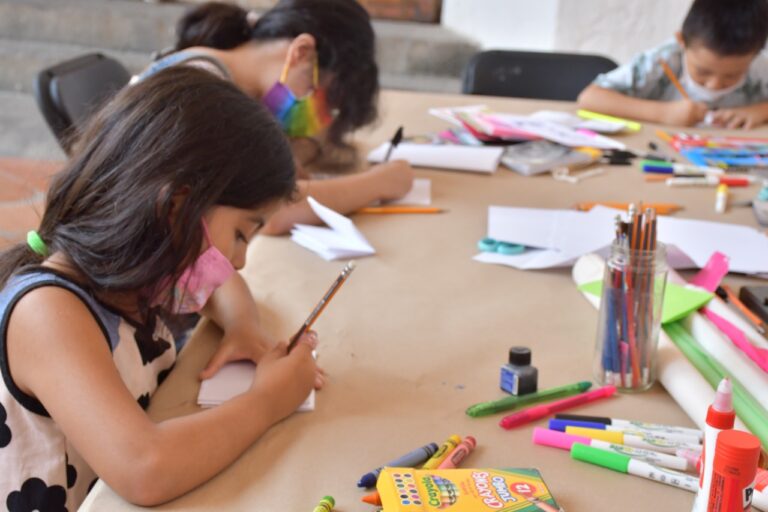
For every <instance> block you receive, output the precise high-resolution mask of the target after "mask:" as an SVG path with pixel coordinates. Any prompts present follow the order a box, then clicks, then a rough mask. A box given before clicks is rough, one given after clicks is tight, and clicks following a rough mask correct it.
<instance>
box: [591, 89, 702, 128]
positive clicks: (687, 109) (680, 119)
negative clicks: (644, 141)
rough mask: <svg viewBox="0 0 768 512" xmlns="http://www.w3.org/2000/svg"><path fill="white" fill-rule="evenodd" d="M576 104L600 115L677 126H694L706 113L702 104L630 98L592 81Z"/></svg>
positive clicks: (688, 101)
mask: <svg viewBox="0 0 768 512" xmlns="http://www.w3.org/2000/svg"><path fill="white" fill-rule="evenodd" d="M577 103H578V106H579V108H583V109H586V110H593V111H595V112H601V113H603V114H609V115H612V116H617V117H625V118H629V119H637V120H640V121H649V122H651V123H661V124H669V125H676V126H694V125H696V124H698V123H700V122H702V121H703V120H704V116H706V115H707V106H706V105H705V104H703V103H697V102H694V101H690V100H678V101H656V100H646V99H641V98H633V97H631V96H627V95H624V94H622V93H620V92H617V91H614V90H612V89H605V88H603V87H600V86H598V85H595V84H591V85H589V86H587V88H586V89H584V90H583V91H582V92H581V94H579V98H578V99H577Z"/></svg>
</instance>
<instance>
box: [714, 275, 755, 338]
mask: <svg viewBox="0 0 768 512" xmlns="http://www.w3.org/2000/svg"><path fill="white" fill-rule="evenodd" d="M720 288H722V289H723V291H724V292H725V294H726V295H727V296H728V302H729V303H730V304H733V305H734V306H736V307H737V308H738V309H739V311H741V312H742V313H743V314H744V316H745V317H747V320H749V321H750V322H751V323H752V324H754V326H755V329H757V330H758V331H759V332H760V333H761V334H764V333H765V325H764V324H763V321H762V319H761V318H760V317H759V316H757V315H756V314H754V313H753V312H752V311H750V310H749V308H747V306H745V305H744V303H743V302H741V301H740V300H739V297H738V296H737V295H736V294H735V293H733V290H731V287H730V286H728V285H727V284H721V285H720Z"/></svg>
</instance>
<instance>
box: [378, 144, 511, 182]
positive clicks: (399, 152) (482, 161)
mask: <svg viewBox="0 0 768 512" xmlns="http://www.w3.org/2000/svg"><path fill="white" fill-rule="evenodd" d="M388 150H389V142H385V143H384V144H382V145H380V146H379V147H377V148H376V149H374V150H373V151H371V152H370V153H368V161H369V162H376V163H378V162H382V161H384V158H385V156H386V154H387V151H388ZM503 152H504V147H502V146H483V147H475V146H455V145H450V144H412V143H407V142H403V143H402V144H399V145H398V146H397V147H396V148H395V149H394V151H392V155H391V156H390V160H407V161H408V162H409V163H410V164H411V165H413V166H414V167H430V168H434V169H446V170H452V171H471V172H481V173H488V174H490V173H493V172H496V169H498V167H499V161H500V160H501V155H502V153H503Z"/></svg>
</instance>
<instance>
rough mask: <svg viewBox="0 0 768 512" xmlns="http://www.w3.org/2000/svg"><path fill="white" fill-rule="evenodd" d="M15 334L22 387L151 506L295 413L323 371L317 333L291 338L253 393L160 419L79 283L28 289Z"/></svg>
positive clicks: (103, 468)
mask: <svg viewBox="0 0 768 512" xmlns="http://www.w3.org/2000/svg"><path fill="white" fill-rule="evenodd" d="M41 318H45V319H46V321H44V322H41V321H40V319H41ZM7 334H8V337H7V342H8V347H7V348H8V361H9V366H10V369H11V374H12V375H13V379H14V381H15V383H16V384H17V386H19V387H20V388H21V389H22V391H24V392H25V393H27V394H30V395H32V396H34V397H36V398H37V399H38V400H40V402H42V404H43V405H44V406H45V408H46V409H47V411H48V412H49V413H50V415H51V417H52V418H53V420H54V421H55V422H56V424H57V425H58V426H59V427H60V428H61V430H62V431H63V432H64V434H65V435H66V437H67V439H68V440H69V441H70V442H71V443H72V444H73V445H74V446H75V448H76V449H77V450H78V452H79V453H80V454H81V455H82V456H83V457H84V458H85V460H86V461H87V462H88V464H89V465H90V466H91V467H92V468H93V469H94V470H95V471H96V473H97V474H98V475H99V477H100V478H103V479H104V481H105V482H106V483H107V484H108V485H109V486H110V487H111V488H112V489H114V490H115V491H116V492H117V493H118V494H120V495H121V496H122V497H123V498H125V499H127V500H128V501H131V502H133V503H136V504H139V505H145V506H146V505H156V504H159V503H162V502H165V501H168V500H170V499H173V498H175V497H178V496H180V495H182V494H184V493H186V492H188V491H190V490H191V489H193V488H195V487H196V486H198V485H200V484H202V483H203V482H205V481H207V480H208V479H210V478H211V477H212V476H214V475H215V474H216V473H218V472H219V471H221V470H222V469H224V468H225V467H227V466H228V465H229V464H231V463H232V462H233V461H234V460H235V459H236V458H237V457H238V456H240V454H242V452H243V451H244V450H245V449H246V448H247V447H249V446H250V445H251V444H252V443H253V442H254V441H255V440H256V439H258V438H259V436H261V435H262V434H263V433H264V432H265V431H266V430H267V429H268V428H270V426H271V425H273V424H274V423H275V422H277V421H279V420H280V419H282V418H284V417H286V416H287V415H289V414H290V413H292V412H293V411H294V410H295V409H296V407H298V405H299V404H300V403H301V402H302V401H303V400H304V399H305V398H306V397H307V395H308V394H309V392H310V390H311V389H312V385H313V382H314V380H315V372H316V366H315V363H314V360H313V359H312V355H311V352H312V348H313V345H314V344H315V343H316V338H314V337H313V336H311V335H309V336H307V337H305V338H304V339H303V340H302V341H303V342H302V343H300V344H299V345H298V346H297V347H296V349H294V350H293V351H292V352H291V353H290V354H289V355H287V356H286V355H285V345H284V344H280V345H279V346H278V347H276V348H275V349H273V350H271V351H270V352H268V353H267V354H265V355H264V357H263V358H262V360H261V363H260V365H259V370H258V372H257V373H256V377H255V378H254V381H253V384H252V387H251V389H250V390H249V391H248V392H246V393H244V394H242V395H240V396H238V397H235V398H233V399H232V400H230V401H228V402H226V403H224V404H222V405H220V406H217V407H215V408H213V409H209V410H206V411H203V412H200V413H197V414H192V415H188V416H183V417H179V418H174V419H170V420H166V421H162V422H159V423H154V422H153V421H152V420H150V419H149V417H148V416H147V415H146V413H145V412H144V411H143V410H142V409H141V407H139V405H138V404H137V402H136V401H135V400H134V398H133V397H132V396H131V394H130V393H129V392H128V390H127V388H126V386H125V384H124V383H123V381H122V379H121V377H120V375H119V374H118V372H117V369H116V367H115V365H114V362H113V360H112V355H111V353H110V351H109V347H108V345H107V342H106V341H105V339H104V334H103V333H102V331H101V330H100V328H99V326H98V325H97V323H96V321H95V319H94V318H93V316H92V315H91V313H90V312H89V311H88V308H87V307H86V306H85V305H84V304H83V303H82V302H81V301H80V300H79V299H78V298H77V297H75V296H74V295H73V294H72V293H71V292H69V291H66V290H63V289H60V288H53V287H44V288H40V289H38V290H34V291H32V292H30V293H28V294H27V295H26V296H24V298H22V299H21V300H20V301H19V303H18V305H17V306H16V308H15V309H14V311H13V315H12V316H11V320H10V324H9V328H8V333H7Z"/></svg>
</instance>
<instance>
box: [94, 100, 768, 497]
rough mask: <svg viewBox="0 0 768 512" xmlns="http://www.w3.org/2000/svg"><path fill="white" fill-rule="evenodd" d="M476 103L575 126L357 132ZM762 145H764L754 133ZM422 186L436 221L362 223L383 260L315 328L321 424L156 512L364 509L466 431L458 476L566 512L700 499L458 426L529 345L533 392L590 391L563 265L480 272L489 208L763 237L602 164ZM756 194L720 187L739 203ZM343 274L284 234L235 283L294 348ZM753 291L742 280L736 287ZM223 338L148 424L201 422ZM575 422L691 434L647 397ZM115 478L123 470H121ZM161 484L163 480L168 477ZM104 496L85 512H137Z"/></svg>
mask: <svg viewBox="0 0 768 512" xmlns="http://www.w3.org/2000/svg"><path fill="white" fill-rule="evenodd" d="M477 103H485V104H487V105H489V106H491V107H492V108H494V109H497V110H503V111H507V112H514V113H521V114H525V113H531V112H534V111H536V110H541V109H555V110H567V111H571V112H575V107H574V105H573V104H570V103H563V102H542V101H530V100H513V99H501V98H481V97H470V96H458V95H435V94H425V93H414V92H402V91H384V92H383V93H382V95H381V112H382V122H381V123H380V124H379V125H377V126H376V127H375V128H374V129H372V130H368V131H366V132H363V133H361V134H360V135H359V137H358V138H359V141H360V143H361V144H363V145H364V147H367V148H370V147H374V146H376V145H377V144H380V143H381V142H382V141H385V140H388V139H389V138H390V137H391V135H392V133H393V132H394V130H395V129H396V128H397V126H398V125H401V124H402V125H404V126H405V128H406V130H405V131H406V135H414V134H419V133H426V132H428V131H434V130H438V129H441V128H443V127H445V123H444V122H443V121H440V120H438V119H435V118H433V117H431V116H429V115H428V114H427V109H428V108H429V107H438V106H459V105H468V104H477ZM654 129H655V127H653V126H650V125H646V126H644V128H643V130H642V131H641V132H640V133H638V134H633V135H629V136H621V137H620V140H622V141H625V142H626V143H627V145H628V146H629V147H631V148H636V149H638V150H645V149H646V145H647V142H648V141H650V140H654V141H656V142H657V143H659V144H660V145H662V146H664V144H663V143H661V141H660V140H659V139H658V138H657V137H656V136H655V135H654ZM758 133H759V134H761V135H762V136H766V135H767V132H766V131H765V130H761V131H759V132H758ZM417 175H418V176H419V177H424V178H430V179H431V180H432V195H433V197H432V199H433V204H434V205H436V206H440V207H443V208H446V209H447V210H448V211H447V212H446V213H442V214H439V215H357V216H355V217H354V221H355V223H356V224H357V226H358V227H359V229H360V230H361V231H362V232H363V233H364V235H365V236H366V237H367V238H368V240H369V241H370V242H371V243H372V244H373V246H374V247H375V248H376V250H377V253H376V255H375V256H373V257H369V258H363V259H360V260H358V261H357V263H358V269H357V270H356V271H355V273H354V275H352V276H351V278H350V279H349V281H348V282H347V284H346V285H345V286H344V287H343V289H342V290H341V291H340V293H339V294H338V295H337V296H336V297H335V299H334V300H333V303H332V304H331V305H330V306H329V308H328V309H327V310H326V312H325V313H324V314H323V315H322V316H321V318H320V319H319V320H318V322H317V323H316V325H315V327H316V329H317V331H318V332H319V335H320V347H319V350H318V352H319V363H320V365H321V366H322V367H323V368H324V369H325V370H326V371H327V373H328V384H327V386H326V388H325V389H324V390H322V391H321V392H319V393H318V395H317V407H316V410H315V411H314V412H310V413H298V414H294V415H293V416H291V417H290V418H288V419H287V420H285V421H283V422H281V423H280V424H278V425H276V426H274V427H273V428H272V429H271V430H270V431H269V432H267V434H266V435H264V436H263V437H262V438H261V439H260V440H259V441H258V442H256V443H255V444H254V445H253V446H252V447H251V448H250V449H248V450H247V451H246V452H245V453H244V454H243V456H242V457H240V459H239V460H238V461H236V462H235V463H234V464H233V465H232V466H231V467H230V468H228V469H227V470H225V471H224V472H222V473H221V474H219V475H218V476H217V477H215V478H214V479H212V480H211V481H210V482H208V483H207V484H205V485H203V486H201V487H199V488H198V489H196V490H194V491H192V492H190V493H188V494H187V495H185V496H183V497H181V498H179V499H177V500H175V501H173V502H170V503H167V504H165V505H163V506H161V507H159V508H160V509H162V510H199V511H207V510H232V511H259V512H277V511H291V512H293V511H297V512H299V511H309V510H312V508H313V507H314V506H315V505H316V504H317V502H318V501H319V499H320V498H321V497H322V496H323V495H326V494H330V495H333V496H334V497H335V498H336V503H337V508H336V509H335V510H339V511H342V512H344V511H357V510H360V511H368V510H371V511H372V510H375V509H374V508H373V507H371V506H369V505H366V504H363V503H361V502H360V497H361V496H363V494H364V493H363V492H362V491H361V490H359V489H357V487H356V482H357V480H358V478H359V477H360V476H361V475H362V474H364V473H366V472H367V471H369V470H371V469H373V468H375V467H377V466H379V465H380V464H383V463H384V462H386V461H388V460H390V459H393V458H395V457H397V456H399V455H401V454H403V453H405V452H407V451H410V450H411V449H413V448H416V447H418V446H421V445H424V444H426V443H428V442H430V441H434V442H437V443H441V442H442V441H443V440H444V439H445V438H447V437H448V436H449V435H451V434H454V433H457V434H459V435H461V436H462V437H463V436H465V435H468V434H471V435H473V436H475V437H476V438H477V440H478V448H477V449H476V450H475V452H474V453H473V454H472V455H471V456H470V457H469V458H468V459H467V460H466V465H467V466H468V467H495V468H503V467H535V468H538V469H540V470H541V472H542V474H543V476H544V478H545V480H546V482H547V483H548V485H549V486H550V488H551V490H552V492H553V493H554V495H555V497H556V498H557V500H558V501H559V503H560V504H561V506H563V507H564V508H565V509H566V510H568V511H599V510H611V509H615V508H617V507H619V508H620V509H621V510H623V511H625V512H634V511H638V512H639V511H648V510H655V511H659V512H661V511H682V510H688V509H689V508H690V506H691V503H692V500H693V494H690V493H687V492H685V491H682V490H678V489H675V488H671V487H667V486H665V485H662V484H658V483H654V482H650V481H646V480H643V479H640V478H637V477H633V476H629V475H623V474H618V473H614V472H612V471H610V470H607V469H602V468H599V467H595V466H591V465H587V464H584V463H581V462H577V461H572V460H571V459H570V458H569V455H568V453H567V452H564V451H560V450H556V449H551V448H544V447H539V446H534V445H533V444H532V443H531V440H530V439H531V431H532V428H533V426H536V425H539V426H543V425H546V421H544V420H542V421H539V422H536V423H534V424H530V425H527V426H524V427H521V428H518V429H516V430H512V431H506V430H503V429H501V428H499V427H498V425H497V420H498V419H499V417H500V416H493V417H487V418H481V419H473V418H469V417H468V416H466V415H465V414H464V410H465V408H466V407H467V406H468V405H470V404H473V403H476V402H480V401H486V400H490V399H494V398H499V397H501V396H503V393H501V392H500V391H499V390H498V381H499V366H500V365H501V364H502V363H504V362H505V359H506V354H507V350H508V348H509V347H510V346H511V345H527V346H529V347H531V348H532V351H533V364H534V365H535V366H537V367H538V369H539V387H540V389H544V388H548V387H551V386H556V385H561V384H566V383H572V382H576V381H579V380H591V377H592V372H591V361H592V354H593V349H594V341H595V339H594V338H595V331H596V322H597V314H596V311H595V310H594V309H593V308H592V306H590V305H589V304H587V302H586V301H585V300H584V299H583V298H582V297H581V296H580V294H579V292H578V291H577V290H576V287H575V286H574V284H573V283H572V281H571V277H570V270H569V269H558V270H546V271H520V270H516V269H512V268H508V267H502V266H495V265H486V264H480V263H477V262H474V261H472V260H471V257H472V256H473V255H474V254H476V253H477V249H476V242H477V240H478V239H480V238H482V237H483V236H485V234H486V227H487V207H488V205H505V206H518V207H546V208H569V207H571V206H572V205H573V204H574V203H576V202H579V201H596V200H612V201H637V200H640V199H642V200H644V201H651V202H676V203H680V204H682V205H684V206H685V209H684V210H683V211H682V212H679V213H677V214H676V215H677V216H678V217H688V218H698V219H707V220H715V221H723V222H731V223H741V224H746V225H750V226H757V224H756V222H755V220H754V218H753V215H752V212H751V210H750V209H748V208H732V209H730V210H729V211H728V212H727V213H726V214H725V215H718V214H715V213H714V196H715V190H714V188H668V187H666V186H665V185H664V184H660V183H646V182H644V181H643V176H642V174H641V173H640V172H639V171H638V170H637V168H636V167H609V166H606V173H605V174H604V175H602V176H598V177H595V178H590V179H587V180H585V181H583V182H581V183H579V184H577V185H573V184H569V183H564V182H558V181H555V180H553V179H552V178H551V177H550V176H549V175H548V174H547V175H542V176H536V177H531V178H525V177H521V176H519V175H517V174H515V173H513V172H511V171H508V170H506V169H504V168H502V169H500V170H499V171H498V172H497V173H496V174H494V175H491V176H486V175H477V174H473V173H462V172H447V171H437V170H426V169H419V170H418V171H417ZM756 192H757V187H750V188H748V189H731V200H742V199H750V198H751V197H752V196H754V195H755V194H756ZM342 266H343V262H326V261H324V260H322V259H321V258H320V257H319V256H317V255H315V254H313V253H311V252H309V251H307V250H305V249H303V248H301V247H300V246H298V245H297V244H295V243H293V242H291V241H290V239H289V238H288V237H258V238H257V239H256V240H255V241H254V242H253V243H252V244H251V247H250V248H249V254H248V264H247V267H246V268H245V269H244V271H243V275H244V276H245V278H246V280H247V281H248V283H249V285H250V286H251V289H252V291H253V294H254V295H255V297H256V298H257V300H258V301H259V303H260V304H261V305H262V315H263V318H264V321H265V322H266V324H267V325H268V327H269V328H270V329H272V331H273V332H275V333H276V334H278V335H279V336H282V337H283V338H287V337H288V336H290V335H291V334H292V333H293V332H294V331H295V329H296V328H297V327H298V326H299V325H300V324H301V322H302V321H303V320H304V318H305V317H306V315H307V313H308V312H309V311H310V310H311V308H312V307H313V306H314V304H315V302H316V301H317V300H318V298H319V297H320V296H321V295H322V294H323V292H324V291H325V290H326V288H327V286H328V285H329V283H330V282H331V281H332V280H333V279H334V278H335V277H336V275H337V274H338V272H339V270H340V269H341V267H342ZM751 281H753V280H752V279H750V278H746V277H735V278H733V279H732V282H733V283H734V284H736V285H742V284H746V283H749V282H751ZM218 336H219V333H218V332H217V330H216V329H215V328H214V327H212V326H210V325H208V326H205V325H202V326H200V327H199V328H198V330H197V332H196V333H195V335H194V336H193V337H192V339H191V341H190V342H189V345H188V346H187V347H186V349H185V350H184V351H183V352H182V354H181V355H180V358H179V361H178V363H177V365H176V368H175V370H174V371H173V373H172V374H171V375H170V377H169V378H168V379H167V380H166V382H165V383H164V384H163V386H162V387H161V389H160V390H158V392H157V394H156V395H155V396H154V397H153V399H152V404H151V406H150V409H149V410H150V414H151V416H152V417H153V418H155V419H157V420H162V419H164V418H169V417H173V416H179V415H185V414H191V413H194V412H195V411H197V410H198V408H197V406H196V405H195V399H196V396H197V392H198V387H199V383H198V381H197V378H196V375H197V373H198V371H199V369H200V368H202V367H203V365H204V364H205V362H206V361H207V358H208V357H209V356H210V355H211V354H212V352H213V350H214V348H215V344H216V342H217V339H218ZM574 412H578V413H583V414H597V415H607V416H613V417H618V418H631V419H637V420H644V421H649V422H660V423H670V424H679V425H686V426H693V423H692V422H691V421H690V420H689V419H688V418H687V417H686V415H685V414H684V413H683V411H682V410H681V409H680V408H679V407H678V406H677V405H676V404H675V402H674V401H673V400H672V399H671V398H670V397H669V395H667V393H666V392H665V391H664V389H663V388H662V387H660V386H659V385H658V384H657V385H656V386H654V387H653V388H652V389H651V390H650V391H648V392H646V393H642V394H636V395H621V396H619V397H618V398H615V399H611V400H603V401H598V402H595V403H593V404H590V405H587V406H584V407H581V408H579V409H578V411H574ZM125 470H126V471H130V470H131V468H130V467H129V466H126V468H125ZM165 478H173V475H166V476H165ZM138 508H139V507H135V506H132V505H130V504H128V503H127V502H125V501H124V500H122V499H121V498H120V497H118V496H117V495H116V494H115V493H114V492H113V491H112V490H111V489H109V487H108V486H106V485H105V484H104V483H103V482H99V483H98V484H97V485H96V487H95V488H94V490H93V492H92V493H91V495H90V496H89V498H88V499H87V500H86V503H85V504H84V505H83V507H82V508H81V510H86V511H103V510H110V511H122V510H135V509H138Z"/></svg>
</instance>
